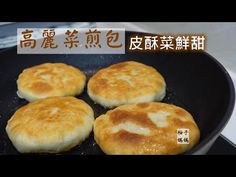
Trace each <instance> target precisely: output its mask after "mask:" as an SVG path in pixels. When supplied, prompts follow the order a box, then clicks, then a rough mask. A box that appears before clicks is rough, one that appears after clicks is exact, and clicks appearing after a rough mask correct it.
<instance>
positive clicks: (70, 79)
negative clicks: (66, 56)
mask: <svg viewBox="0 0 236 177" xmlns="http://www.w3.org/2000/svg"><path fill="white" fill-rule="evenodd" d="M85 82H86V77H85V75H84V74H83V73H82V72H81V71H80V70H79V69H77V68H75V67H73V66H69V65H66V64H64V63H44V64H40V65H37V66H33V67H30V68H27V69H25V70H24V71H23V72H22V73H21V74H20V75H19V77H18V80H17V87H18V92H17V94H18V95H19V97H21V98H25V99H26V100H28V101H34V100H37V99H42V98H48V97H54V96H74V95H78V94H80V93H81V92H82V91H83V89H84V86H85Z"/></svg>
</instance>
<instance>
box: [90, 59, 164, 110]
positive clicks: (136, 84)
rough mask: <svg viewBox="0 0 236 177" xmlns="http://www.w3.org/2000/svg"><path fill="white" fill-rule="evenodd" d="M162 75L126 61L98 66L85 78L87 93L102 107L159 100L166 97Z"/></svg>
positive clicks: (147, 67) (149, 68)
mask: <svg viewBox="0 0 236 177" xmlns="http://www.w3.org/2000/svg"><path fill="white" fill-rule="evenodd" d="M165 90H166V84H165V80H164V78H163V77H162V76H161V74H160V73H158V72H157V70H156V69H155V68H153V67H150V66H147V65H144V64H142V63H138V62H135V61H127V62H122V63H118V64H114V65H111V66H109V67H107V68H104V69H101V70H99V71H98V72H97V73H96V74H95V75H94V76H92V78H91V79H90V80H89V82H88V94H89V96H90V98H91V99H92V100H94V102H96V103H99V104H100V105H102V106H104V107H109V108H112V107H115V106H119V105H122V104H128V103H138V102H149V101H154V100H156V101H160V100H162V99H163V98H164V97H165Z"/></svg>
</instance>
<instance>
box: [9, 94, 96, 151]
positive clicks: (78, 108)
mask: <svg viewBox="0 0 236 177" xmlns="http://www.w3.org/2000/svg"><path fill="white" fill-rule="evenodd" d="M93 121H94V115H93V110H92V109H91V107H90V106H89V105H88V104H86V103H85V102H84V101H82V100H80V99H77V98H74V97H70V96H68V97H52V98H45V99H41V100H37V101H34V102H31V103H29V104H27V105H26V106H23V107H21V108H20V109H18V110H17V111H16V112H15V114H14V115H13V116H12V117H11V119H10V120H9V121H8V123H7V126H6V132H7V134H8V137H9V138H10V140H11V142H12V143H13V145H14V146H15V148H16V149H17V150H18V151H19V152H21V153H39V152H40V153H41V152H42V153H57V152H62V151H67V150H69V149H71V148H72V147H74V146H76V145H78V144H80V143H81V142H82V141H83V140H85V139H86V138H87V137H88V136H89V134H90V132H91V131H92V127H93Z"/></svg>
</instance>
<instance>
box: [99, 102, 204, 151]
mask: <svg viewBox="0 0 236 177" xmlns="http://www.w3.org/2000/svg"><path fill="white" fill-rule="evenodd" d="M178 129H188V130H189V142H188V143H187V141H185V142H186V143H185V144H179V143H178V142H177V140H178V137H177V130H178ZM182 131H185V130H182ZM199 137H200V131H199V129H198V127H197V125H196V123H195V122H194V119H193V117H192V116H191V115H190V114H189V113H188V112H187V111H186V110H184V109H182V108H180V107H177V106H174V105H169V104H165V103H158V102H149V103H136V104H129V105H123V106H119V107H117V108H115V109H114V110H111V111H108V112H107V113H106V114H104V115H101V116H99V117H98V118H97V119H96V120H95V122H94V138H95V140H96V142H97V144H98V145H99V146H100V148H101V149H102V150H103V151H104V152H105V153H106V154H180V153H183V152H185V151H187V150H189V149H190V148H192V147H193V146H194V145H195V144H196V143H197V142H198V140H199ZM182 138H184V137H182ZM185 138H186V137H185ZM182 140H183V139H182ZM185 140H186V139H185ZM178 141H179V140H178ZM179 142H181V141H179Z"/></svg>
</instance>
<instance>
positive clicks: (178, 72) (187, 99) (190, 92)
mask: <svg viewBox="0 0 236 177" xmlns="http://www.w3.org/2000/svg"><path fill="white" fill-rule="evenodd" d="M131 34H133V33H131V32H126V39H128V36H129V35H131ZM135 34H137V33H135ZM126 42H127V41H126ZM127 47H128V46H127ZM125 60H135V61H139V62H142V63H144V64H147V65H150V66H153V67H155V68H156V69H158V70H159V72H160V73H161V74H162V75H163V76H164V78H165V80H166V83H167V95H166V97H165V98H164V100H163V102H165V103H173V104H175V105H177V106H181V107H183V108H185V109H186V110H188V111H189V112H190V113H191V114H192V115H193V117H194V119H195V121H196V123H197V125H198V126H199V128H200V131H201V139H200V142H199V143H198V144H197V145H196V146H195V147H194V148H192V149H191V150H189V151H188V152H186V153H185V154H204V153H206V152H207V150H208V149H209V148H210V146H211V145H212V144H213V142H214V141H215V139H216V138H217V137H218V136H219V134H220V132H221V130H222V129H223V128H224V126H225V125H226V123H227V122H228V120H229V118H230V116H231V113H232V110H233V107H234V101H235V92H234V86H233V83H232V80H231V78H230V76H229V74H228V73H227V72H226V70H225V69H224V68H223V66H222V65H221V64H219V63H218V62H217V61H216V60H215V59H214V58H213V57H211V56H210V55H208V54H206V53H204V52H201V53H187V52H184V53H180V52H178V53H170V52H157V53H134V52H132V53H130V52H128V51H126V54H123V55H118V54H113V55H110V54H106V55H95V54H92V55H82V54H81V55H17V54H16V48H11V49H9V50H5V51H3V52H2V53H0V77H1V78H0V154H18V152H17V151H16V149H15V148H14V147H13V145H12V144H11V142H10V140H9V139H8V137H7V134H6V132H5V127H6V123H7V120H8V119H9V118H10V117H11V116H12V115H13V113H14V112H15V111H16V110H17V109H18V108H20V107H21V106H23V105H25V104H27V103H28V102H27V101H25V100H23V99H20V98H19V97H18V96H17V95H16V91H17V87H16V79H17V77H18V75H19V74H20V73H21V72H22V70H23V69H25V68H27V67H31V66H34V65H37V64H41V63H45V62H63V63H67V64H70V65H73V66H75V67H78V68H80V69H81V70H82V71H84V72H85V74H86V75H87V78H88V79H89V77H90V76H91V75H93V74H94V73H95V72H96V71H98V70H99V69H100V68H103V67H107V66H109V65H111V64H113V63H118V62H121V61H125ZM77 97H78V98H80V99H83V100H85V101H86V102H87V103H88V104H90V106H92V108H93V110H94V112H95V116H96V117H97V116H99V115H101V114H102V113H105V112H106V111H107V110H105V109H104V108H103V107H101V106H99V105H96V104H94V103H93V101H92V100H91V99H90V98H89V97H88V95H87V93H86V89H85V91H84V92H83V93H82V94H81V95H79V96H77ZM63 154H103V153H102V151H101V150H100V148H99V147H98V145H97V144H96V143H95V141H94V139H93V134H91V135H90V137H89V138H88V139H87V140H86V141H85V142H83V143H82V144H81V145H79V146H77V147H75V148H73V149H72V150H70V151H68V152H65V153H63Z"/></svg>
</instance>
